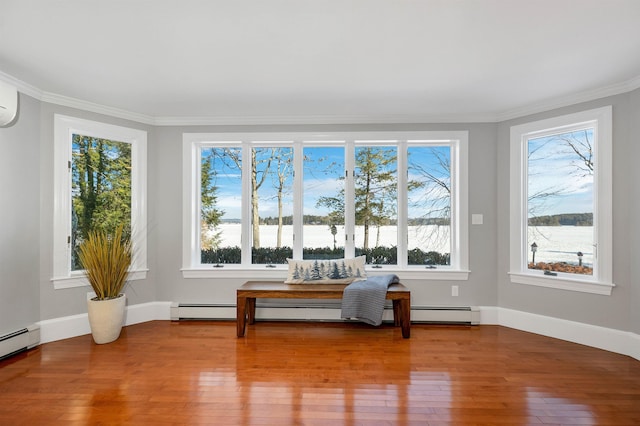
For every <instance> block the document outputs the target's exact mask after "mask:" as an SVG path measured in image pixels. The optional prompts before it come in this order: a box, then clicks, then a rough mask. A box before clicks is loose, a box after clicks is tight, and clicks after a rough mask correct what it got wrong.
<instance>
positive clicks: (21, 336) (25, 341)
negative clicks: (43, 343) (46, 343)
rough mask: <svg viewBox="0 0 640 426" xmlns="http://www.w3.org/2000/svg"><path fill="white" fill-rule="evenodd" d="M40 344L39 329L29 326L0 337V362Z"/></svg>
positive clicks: (35, 326)
mask: <svg viewBox="0 0 640 426" xmlns="http://www.w3.org/2000/svg"><path fill="white" fill-rule="evenodd" d="M39 344H40V327H39V326H37V325H35V324H34V325H31V326H29V327H27V328H23V329H20V330H16V331H14V332H11V333H7V334H5V335H3V336H0V360H3V359H5V358H8V357H10V356H13V355H16V354H18V353H20V352H24V351H26V350H27V349H31V348H33V347H36V346H38V345H39Z"/></svg>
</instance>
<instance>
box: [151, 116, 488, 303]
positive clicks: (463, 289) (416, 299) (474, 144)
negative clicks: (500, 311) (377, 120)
mask: <svg viewBox="0 0 640 426" xmlns="http://www.w3.org/2000/svg"><path fill="white" fill-rule="evenodd" d="M445 129H446V130H468V131H469V156H470V159H471V160H470V163H469V164H470V171H469V173H470V178H469V184H470V190H469V194H470V200H469V203H470V206H469V210H470V212H472V213H482V214H484V225H481V226H478V225H473V226H470V243H471V247H470V253H469V258H470V266H471V270H472V273H471V275H470V278H469V281H421V280H412V281H403V282H404V283H405V284H407V285H408V286H409V287H410V288H411V290H412V303H413V304H414V305H423V306H424V305H428V306H434V305H456V306H468V305H488V306H495V305H496V304H497V289H496V286H495V282H496V279H497V278H496V271H495V266H494V265H495V264H496V249H497V240H496V235H495V232H494V230H495V228H496V210H495V206H496V191H495V188H496V169H497V165H496V125H495V124H451V125H375V126H371V125H366V126H362V125H360V126H359V125H350V126H345V125H341V126H271V127H265V126H261V127H248V126H244V127H222V126H220V127H214V126H198V127H171V128H164V127H162V128H158V129H157V132H156V135H157V140H156V141H155V144H156V145H157V154H158V155H157V158H156V160H157V161H158V164H157V169H158V171H159V172H158V175H157V176H156V177H155V178H152V179H157V184H158V187H159V188H162V190H161V192H162V195H161V196H160V197H158V204H157V206H156V207H157V219H158V228H157V238H158V248H159V250H158V268H159V271H158V282H157V284H158V298H159V300H169V301H174V302H181V303H228V304H233V303H235V290H236V288H237V287H238V286H240V285H241V284H242V282H243V280H241V279H237V280H228V279H225V280H217V279H184V278H182V274H181V273H180V267H181V259H182V204H181V200H182V187H181V185H182V167H181V162H180V161H181V157H182V133H183V132H227V131H244V132H248V131H313V130H317V131H323V130H324V131H349V130H350V131H358V130H360V131H362V130H380V131H383V130H445ZM451 285H458V286H459V291H460V296H459V297H451Z"/></svg>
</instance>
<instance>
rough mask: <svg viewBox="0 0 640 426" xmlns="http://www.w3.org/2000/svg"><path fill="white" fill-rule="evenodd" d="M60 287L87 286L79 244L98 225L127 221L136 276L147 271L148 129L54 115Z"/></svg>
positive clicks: (56, 269) (112, 225)
mask: <svg viewBox="0 0 640 426" xmlns="http://www.w3.org/2000/svg"><path fill="white" fill-rule="evenodd" d="M54 126H55V137H54V162H55V165H54V175H55V177H54V180H55V192H54V198H55V200H54V204H55V210H54V236H53V237H54V251H53V253H54V255H53V257H54V258H53V264H54V265H53V268H54V277H53V282H54V286H55V288H66V287H76V286H82V285H87V282H86V279H85V278H84V276H83V273H82V270H81V265H80V264H79V263H78V260H77V253H76V252H77V248H78V246H79V244H80V243H81V242H82V241H83V239H84V238H86V235H87V233H88V232H89V231H90V230H94V229H105V230H107V231H111V230H113V229H115V227H116V226H117V225H118V224H124V227H125V233H126V234H127V235H129V236H131V238H132V240H133V243H134V260H133V265H132V268H131V269H132V272H133V273H132V279H141V278H144V277H145V275H146V210H145V208H146V132H143V131H139V130H134V129H128V128H124V127H119V126H112V125H107V124H102V123H97V122H93V121H88V120H81V119H77V118H72V117H66V116H62V115H56V116H55V118H54Z"/></svg>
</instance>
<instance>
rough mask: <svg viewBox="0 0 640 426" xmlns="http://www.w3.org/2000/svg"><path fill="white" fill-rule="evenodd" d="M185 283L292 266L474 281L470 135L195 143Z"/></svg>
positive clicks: (190, 146) (278, 136)
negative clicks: (313, 262)
mask: <svg viewBox="0 0 640 426" xmlns="http://www.w3.org/2000/svg"><path fill="white" fill-rule="evenodd" d="M183 144H184V145H183V146H184V152H183V159H184V163H183V167H184V172H185V175H184V203H183V205H184V218H185V222H184V229H183V231H184V232H183V272H184V275H185V277H241V276H244V275H242V274H243V271H245V272H246V271H250V273H247V274H246V276H251V277H253V278H256V277H274V278H275V277H278V278H279V277H284V276H285V275H284V274H285V272H286V269H287V259H288V258H296V259H332V258H341V257H348V258H350V257H354V256H358V255H365V256H366V258H367V265H368V268H370V269H372V270H378V271H396V272H397V271H400V272H401V273H402V275H403V276H408V277H409V276H414V277H419V278H425V277H428V278H433V279H466V277H467V274H468V270H467V269H468V248H467V246H468V244H467V241H468V235H467V234H468V224H467V220H466V217H467V192H466V191H467V189H466V183H467V182H466V179H467V155H466V154H467V133H466V132H394V133H392V132H371V133H369V132H366V133H355V132H354V133H337V132H336V133H323V134H322V135H315V134H312V133H273V134H271V133H266V134H188V133H187V134H184V135H183Z"/></svg>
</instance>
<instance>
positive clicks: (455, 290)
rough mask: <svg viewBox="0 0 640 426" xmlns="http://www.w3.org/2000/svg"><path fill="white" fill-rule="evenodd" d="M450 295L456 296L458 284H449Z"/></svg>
mask: <svg viewBox="0 0 640 426" xmlns="http://www.w3.org/2000/svg"><path fill="white" fill-rule="evenodd" d="M451 295H452V296H454V297H456V296H458V286H457V285H452V286H451Z"/></svg>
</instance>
